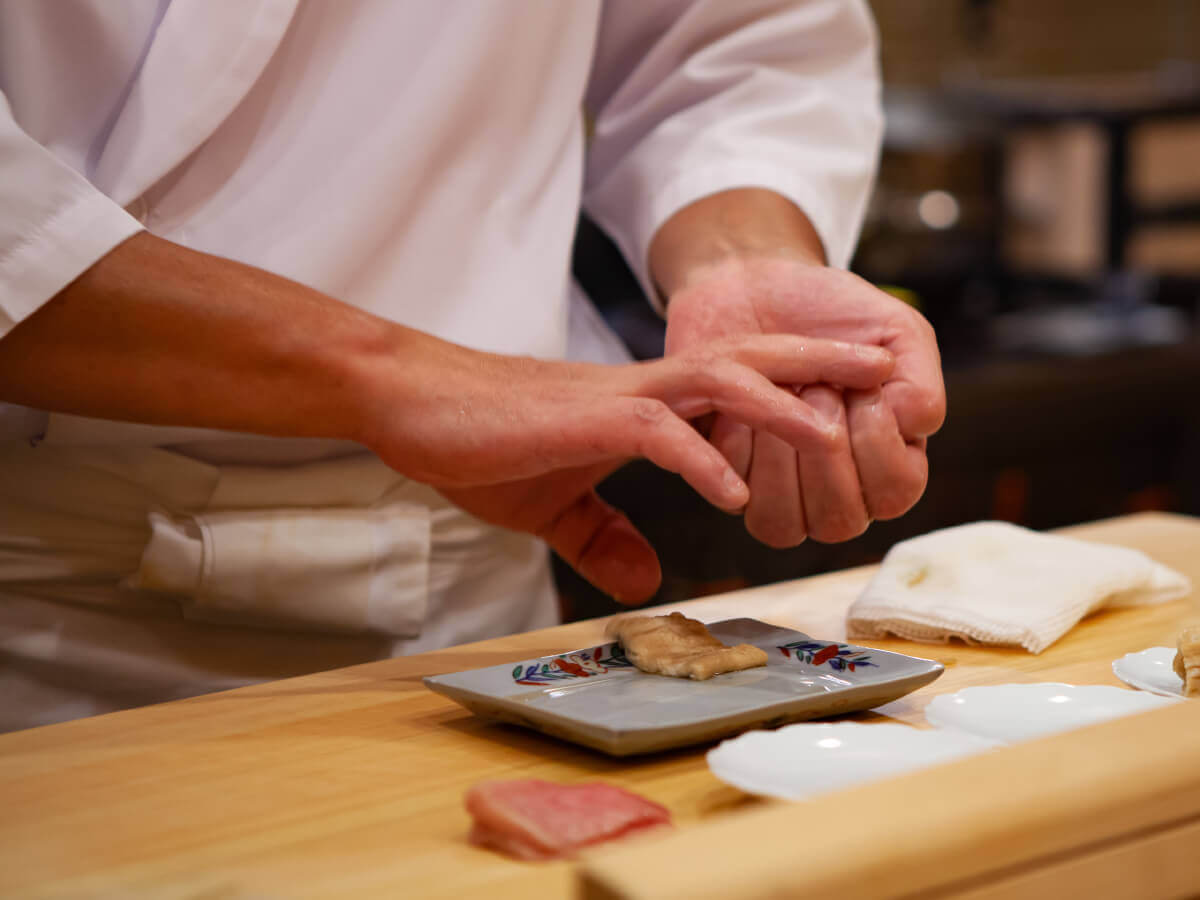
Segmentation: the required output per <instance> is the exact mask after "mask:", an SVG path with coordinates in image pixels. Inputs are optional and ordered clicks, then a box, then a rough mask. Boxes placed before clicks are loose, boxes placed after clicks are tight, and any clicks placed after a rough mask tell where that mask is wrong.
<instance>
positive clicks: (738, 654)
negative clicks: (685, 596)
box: [608, 612, 767, 681]
mask: <svg viewBox="0 0 1200 900" xmlns="http://www.w3.org/2000/svg"><path fill="white" fill-rule="evenodd" d="M608 634H609V636H610V637H614V638H616V639H617V640H618V641H620V642H621V646H622V647H624V648H625V655H626V656H627V657H629V661H630V662H632V663H633V664H634V665H635V666H637V667H638V668H639V669H641V670H642V671H643V672H653V673H655V674H658V675H673V676H674V677H676V678H694V679H695V680H697V681H704V680H705V679H707V678H712V677H713V676H714V675H720V674H721V673H722V672H736V671H738V670H740V669H752V668H754V667H755V666H765V665H766V664H767V653H766V651H765V650H763V649H761V648H759V647H754V646H751V645H750V644H738V645H737V646H736V647H729V646H726V645H725V644H722V643H721V642H720V641H719V640H717V638H715V637H713V636H712V634H711V633H710V632H709V630H708V629H707V628H705V627H704V623H703V622H697V621H696V620H695V619H689V618H688V617H687V616H685V615H683V614H682V613H677V612H674V613H671V614H670V615H669V616H625V617H623V618H620V619H614V620H613V621H612V622H611V623H609V626H608Z"/></svg>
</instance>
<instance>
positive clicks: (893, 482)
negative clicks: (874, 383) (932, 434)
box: [846, 391, 929, 519]
mask: <svg viewBox="0 0 1200 900" xmlns="http://www.w3.org/2000/svg"><path fill="white" fill-rule="evenodd" d="M846 409H847V416H848V422H849V431H850V440H851V443H852V445H853V447H854V458H855V460H856V462H857V464H858V472H859V479H860V481H861V482H862V489H863V497H864V498H865V501H866V504H867V508H868V511H869V513H870V516H871V518H873V519H894V518H896V517H897V516H900V515H903V514H904V513H906V512H908V510H909V509H911V508H912V506H913V504H915V503H916V502H917V500H919V499H920V497H921V494H922V493H923V492H924V491H925V483H926V481H927V480H928V477H929V461H928V459H927V458H926V456H925V439H924V438H920V439H918V440H914V441H906V440H905V439H904V436H903V435H902V434H901V432H900V429H899V426H898V425H897V423H896V417H895V414H894V413H893V411H892V406H891V404H890V403H889V402H888V400H887V398H886V397H885V396H883V395H882V394H881V393H880V392H879V391H848V392H847V393H846Z"/></svg>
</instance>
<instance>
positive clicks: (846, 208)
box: [584, 0, 883, 300]
mask: <svg viewBox="0 0 1200 900" xmlns="http://www.w3.org/2000/svg"><path fill="white" fill-rule="evenodd" d="M586 106H587V109H588V112H589V114H590V115H591V116H592V122H593V129H592V139H591V144H590V146H589V155H588V164H587V170H586V176H585V184H584V208H585V210H586V211H587V212H588V214H589V215H590V216H591V217H592V218H593V219H594V220H595V221H596V223H597V224H598V225H600V227H602V228H603V229H604V230H605V231H606V232H607V233H608V234H609V236H610V237H611V238H612V239H613V240H614V241H615V242H616V244H617V245H618V246H619V247H620V248H621V252H622V253H623V254H624V256H625V258H626V260H627V262H628V263H629V264H630V266H631V267H632V269H633V270H634V273H635V274H636V275H637V277H638V280H639V281H640V282H641V284H642V287H643V289H645V290H646V292H647V296H649V297H650V298H652V300H653V299H654V298H655V297H656V292H655V291H654V290H652V289H651V283H650V278H649V274H648V271H647V261H646V256H647V251H648V249H649V246H650V240H651V239H652V238H653V236H654V234H655V232H656V231H657V230H658V228H659V226H661V225H662V224H663V222H665V221H666V220H667V219H668V218H670V216H671V215H672V214H673V213H675V212H676V211H678V210H679V209H681V208H682V207H684V206H686V205H688V204H689V203H692V202H693V201H695V200H698V199H700V198H701V197H704V196H707V195H709V194H713V193H716V192H718V191H722V190H727V189H729V188H735V187H763V188H769V189H771V190H774V191H775V192H777V193H779V194H782V195H784V196H786V197H787V198H788V199H790V200H791V201H792V202H794V203H795V204H796V205H797V206H799V207H800V208H801V209H802V210H803V211H804V212H805V214H806V215H807V216H808V218H809V220H810V221H811V222H812V224H813V226H814V227H815V228H816V230H817V233H818V234H819V235H820V237H821V240H822V242H823V243H824V246H825V253H826V257H827V258H828V260H829V263H830V264H831V265H834V266H839V267H844V266H846V265H847V264H848V263H849V261H850V256H851V254H852V253H853V250H854V244H855V242H856V241H857V239H858V231H859V228H860V227H861V224H862V218H863V214H864V211H865V208H866V203H867V198H868V195H869V192H870V188H871V182H872V178H873V177H874V173H875V167H876V163H877V160H878V154H879V145H880V141H881V138H882V133H883V114H882V109H881V104H880V83H879V72H878V63H877V40H876V33H875V27H874V23H873V21H872V19H871V16H870V13H869V12H868V10H867V8H866V5H865V3H863V2H862V0H792V2H781V0H738V2H736V3H731V2H729V0H693V2H688V0H606V2H605V3H604V9H603V13H602V17H601V21H600V32H599V37H598V42H597V48H596V55H595V61H594V64H593V69H592V73H591V79H590V82H589V85H588V92H587V97H586Z"/></svg>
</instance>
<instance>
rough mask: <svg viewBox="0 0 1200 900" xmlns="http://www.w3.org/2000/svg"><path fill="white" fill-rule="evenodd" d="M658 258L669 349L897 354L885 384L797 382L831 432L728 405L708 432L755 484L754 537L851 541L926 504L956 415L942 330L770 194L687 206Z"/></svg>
mask: <svg viewBox="0 0 1200 900" xmlns="http://www.w3.org/2000/svg"><path fill="white" fill-rule="evenodd" d="M714 235H716V237H713V236H714ZM651 254H652V263H657V269H656V277H658V278H659V279H660V285H661V286H662V287H663V293H664V295H665V299H666V302H667V310H666V313H667V334H666V352H667V354H668V355H675V354H687V353H689V352H691V351H692V349H693V348H695V347H698V346H703V345H705V344H706V343H708V342H710V341H712V340H714V339H718V338H722V337H730V336H735V335H752V334H763V333H778V334H802V335H807V336H812V337H820V338H826V339H838V340H843V341H852V342H855V343H860V344H869V345H874V346H878V347H880V348H884V349H886V350H888V351H889V352H890V353H891V354H892V356H893V358H894V360H895V366H894V368H893V370H892V371H891V372H890V373H889V375H888V376H887V378H886V379H885V381H884V382H883V383H882V384H881V385H845V387H847V388H848V390H845V391H839V390H837V389H836V386H835V385H831V384H827V383H818V382H808V383H805V382H795V383H794V387H795V390H796V393H797V394H798V396H799V397H800V398H801V399H803V400H804V401H805V402H806V403H807V404H808V406H809V407H810V408H811V409H812V410H814V411H815V412H818V413H820V414H821V415H822V416H823V417H824V419H825V421H826V422H829V423H832V424H833V425H834V426H835V430H834V434H835V438H834V439H833V440H831V441H827V442H824V443H820V442H808V443H801V442H795V441H788V440H787V439H786V438H785V437H783V436H782V435H779V434H777V433H772V432H771V431H769V430H764V429H762V428H758V427H757V426H755V425H754V423H752V422H749V421H746V420H745V419H738V418H737V417H735V416H730V415H725V414H724V411H720V412H721V414H720V415H718V416H716V417H714V418H713V419H712V420H711V422H710V423H709V426H708V428H707V429H706V430H707V433H708V435H709V438H710V440H711V441H712V443H713V445H714V446H715V447H716V448H717V449H718V450H720V452H721V453H722V454H723V455H724V457H725V458H726V459H727V460H728V461H729V462H730V464H731V465H732V467H733V469H734V470H735V471H736V472H738V474H739V475H740V476H741V477H742V478H744V479H746V481H747V483H748V484H749V487H750V499H749V502H748V504H747V506H746V510H745V524H746V528H747V530H748V531H749V532H750V533H751V534H752V535H753V536H754V537H756V538H758V539H759V540H761V541H763V542H764V543H766V544H769V545H771V546H774V547H791V546H795V545H797V544H799V543H800V542H801V541H803V540H804V539H805V538H806V537H812V538H813V539H814V540H818V541H823V542H834V541H844V540H849V539H850V538H853V537H856V536H857V535H859V534H861V533H862V532H863V531H865V530H866V528H867V526H868V524H869V523H870V522H871V520H873V519H892V518H896V517H897V516H900V515H902V514H903V513H905V512H907V511H908V510H909V509H910V508H911V507H912V506H913V504H915V503H916V502H917V500H918V499H919V498H920V497H921V494H922V493H923V492H924V490H925V484H926V481H927V478H928V471H929V467H928V461H927V459H926V455H925V448H926V439H927V438H928V437H929V435H931V434H933V433H934V432H935V431H937V430H938V428H940V427H941V425H942V421H943V419H944V418H945V412H946V397H945V389H944V386H943V382H942V372H941V361H940V355H939V352H938V346H937V340H936V336H935V334H934V330H933V328H932V327H931V326H930V324H929V322H928V321H926V319H925V318H924V317H923V316H922V315H921V314H920V313H918V312H917V311H916V310H915V309H913V308H912V307H910V306H908V305H907V304H905V303H903V302H902V301H900V300H898V299H896V298H895V297H893V296H891V295H890V294H887V293H885V292H883V291H881V290H878V289H877V288H875V287H874V286H872V285H871V284H870V283H868V282H867V281H865V280H863V279H862V278H859V277H858V276H857V275H854V274H851V273H850V272H846V271H842V270H838V269H833V268H830V267H828V266H826V265H824V261H823V258H822V257H823V251H822V248H821V246H820V243H819V241H818V240H817V239H816V235H815V232H814V231H813V230H812V227H811V225H809V223H808V222H807V220H806V219H804V218H803V217H802V214H801V213H800V211H799V210H798V209H797V208H796V207H794V206H792V205H791V204H790V203H789V202H787V201H786V200H784V199H782V198H780V197H777V196H775V195H772V194H770V193H769V192H766V191H732V192H728V193H727V194H724V195H715V196H713V197H711V198H706V199H705V200H703V201H700V202H698V203H697V204H694V205H693V206H692V207H689V208H686V209H685V210H684V211H683V212H681V213H680V214H678V215H677V216H676V217H675V218H674V219H672V220H671V221H670V222H668V223H667V225H666V226H665V227H664V229H663V230H662V231H660V233H659V237H658V238H657V239H656V246H655V247H653V248H652V250H651Z"/></svg>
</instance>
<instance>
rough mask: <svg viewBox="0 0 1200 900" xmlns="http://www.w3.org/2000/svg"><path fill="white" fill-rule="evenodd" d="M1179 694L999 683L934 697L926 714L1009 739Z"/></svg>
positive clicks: (936, 721) (942, 724)
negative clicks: (1165, 695) (1159, 694)
mask: <svg viewBox="0 0 1200 900" xmlns="http://www.w3.org/2000/svg"><path fill="white" fill-rule="evenodd" d="M1174 702H1176V700H1174V699H1169V698H1167V697H1160V696H1156V695H1154V694H1148V693H1145V692H1143V691H1128V690H1125V689H1124V688H1119V687H1112V686H1111V685H1104V684H1085V685H1074V684H1056V683H1044V684H998V685H993V686H988V687H969V688H963V689H962V690H961V691H957V692H955V693H953V694H941V695H939V696H937V697H934V698H933V700H931V701H930V703H929V705H928V706H927V707H925V718H926V719H928V720H929V722H930V724H932V725H936V726H937V727H939V728H957V729H960V730H962V731H966V732H968V733H970V734H974V735H978V736H979V737H985V738H989V739H991V740H994V741H1003V742H1005V743H1011V742H1014V741H1025V740H1030V739H1032V738H1036V737H1041V736H1042V735H1046V734H1054V733H1055V732H1059V731H1069V730H1071V729H1072V728H1083V727H1084V726H1086V725H1093V724H1095V723H1096V722H1103V721H1105V720H1107V719H1115V718H1118V717H1120V716H1128V715H1133V714H1134V713H1139V712H1144V711H1146V710H1149V709H1156V708H1158V707H1161V706H1166V705H1167V704H1170V703H1174Z"/></svg>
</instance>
